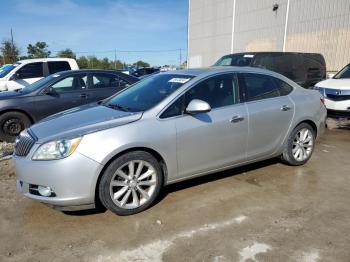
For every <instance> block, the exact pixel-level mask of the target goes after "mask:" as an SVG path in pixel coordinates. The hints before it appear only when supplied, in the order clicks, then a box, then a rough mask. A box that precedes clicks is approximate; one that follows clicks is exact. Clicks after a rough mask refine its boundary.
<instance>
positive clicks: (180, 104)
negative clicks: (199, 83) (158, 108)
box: [160, 96, 184, 119]
mask: <svg viewBox="0 0 350 262" xmlns="http://www.w3.org/2000/svg"><path fill="white" fill-rule="evenodd" d="M183 111H184V97H183V96H182V97H180V98H179V99H177V100H176V101H175V102H174V103H173V104H172V105H171V106H169V107H168V108H167V109H166V110H165V111H164V112H163V113H162V114H161V116H160V118H161V119H163V118H168V117H173V116H179V115H182V113H183Z"/></svg>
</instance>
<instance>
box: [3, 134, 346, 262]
mask: <svg viewBox="0 0 350 262" xmlns="http://www.w3.org/2000/svg"><path fill="white" fill-rule="evenodd" d="M349 150H350V133H349V130H333V131H327V132H326V134H325V135H324V136H323V137H322V138H321V139H320V140H319V141H318V142H317V145H316V148H315V152H314V154H313V156H312V159H311V160H310V161H309V162H308V163H307V164H306V165H304V166H300V167H290V166H287V165H283V164H281V163H280V162H279V161H277V160H269V161H264V162H260V163H256V164H253V165H248V166H245V167H241V168H236V169H232V170H227V171H225V172H220V173H216V174H211V175H208V176H205V177H201V178H197V179H193V180H189V181H185V182H182V183H178V184H174V185H171V186H169V187H167V188H165V189H164V191H163V193H162V195H161V197H160V199H159V200H160V201H159V202H158V203H157V204H156V205H155V206H153V207H152V208H150V209H148V210H146V211H145V212H142V213H140V214H136V215H133V216H128V217H119V216H116V215H114V214H113V213H111V212H109V211H106V212H92V211H86V212H76V213H71V214H64V213H62V212H59V211H56V210H53V209H51V208H49V207H47V206H45V205H43V204H40V203H38V202H35V201H32V200H29V199H26V198H25V197H24V196H22V195H21V194H19V193H17V192H16V187H15V175H14V166H13V161H12V160H5V161H0V210H1V211H0V236H1V240H0V261H10V262H11V261H12V262H17V261H20V262H22V261H29V262H32V261H33V262H37V261H86V262H90V261H91V262H95V261H117V262H124V261H125V262H129V261H144V262H161V261H176V262H177V261H185V262H186V261H198V262H202V261H205V262H207V261H208V262H219V261H221V262H227V261H244V262H253V261H259V262H274V261H277V262H280V261H285V262H289V261H291V262H294V261H300V262H305V261H306V262H320V261H326V262H328V261H332V262H349V261H350V260H349V258H350V248H349V247H350V205H349V199H350V173H349V170H350V162H349ZM48 175H50V174H48Z"/></svg>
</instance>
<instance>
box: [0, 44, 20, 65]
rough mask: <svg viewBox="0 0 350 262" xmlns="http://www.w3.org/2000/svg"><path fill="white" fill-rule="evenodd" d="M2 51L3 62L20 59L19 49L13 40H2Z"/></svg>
mask: <svg viewBox="0 0 350 262" xmlns="http://www.w3.org/2000/svg"><path fill="white" fill-rule="evenodd" d="M0 51H1V54H2V61H1V62H2V63H4V64H12V63H14V62H16V61H17V60H18V55H19V49H18V47H17V45H16V44H15V43H12V42H11V40H8V39H6V40H4V41H2V43H1V46H0Z"/></svg>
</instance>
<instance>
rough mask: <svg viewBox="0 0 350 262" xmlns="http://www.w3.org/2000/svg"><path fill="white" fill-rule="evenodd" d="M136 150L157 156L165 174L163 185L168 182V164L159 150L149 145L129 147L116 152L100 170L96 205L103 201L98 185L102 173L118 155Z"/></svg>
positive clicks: (96, 184) (96, 187)
mask: <svg viewBox="0 0 350 262" xmlns="http://www.w3.org/2000/svg"><path fill="white" fill-rule="evenodd" d="M134 151H144V152H147V153H150V154H151V155H152V156H153V157H155V158H156V159H157V161H159V163H160V166H161V168H162V173H163V174H162V175H163V185H165V184H166V182H167V180H168V169H167V166H166V162H165V160H164V158H163V157H162V156H161V154H160V153H159V152H157V151H156V150H154V149H152V148H149V147H142V146H141V147H131V148H128V149H125V150H123V151H121V152H118V153H117V154H115V155H114V156H112V157H111V158H110V159H109V160H108V161H107V162H106V164H105V165H104V166H103V168H102V170H101V171H100V173H99V175H98V177H97V180H96V183H95V204H96V206H100V205H101V203H100V200H99V192H98V188H99V187H98V185H99V183H100V181H101V178H102V175H103V173H104V171H105V170H106V169H107V167H108V166H109V165H110V164H111V163H112V162H113V161H114V160H115V159H117V158H118V157H120V156H122V155H124V154H126V153H129V152H134Z"/></svg>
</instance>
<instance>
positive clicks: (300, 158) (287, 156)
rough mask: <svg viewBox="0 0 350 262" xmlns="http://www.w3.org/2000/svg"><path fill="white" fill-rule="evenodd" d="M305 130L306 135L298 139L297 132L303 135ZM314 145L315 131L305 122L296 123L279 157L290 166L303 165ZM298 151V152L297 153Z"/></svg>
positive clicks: (310, 154)
mask: <svg viewBox="0 0 350 262" xmlns="http://www.w3.org/2000/svg"><path fill="white" fill-rule="evenodd" d="M305 130H307V136H306V138H305V139H304V142H303V137H301V138H300V140H298V137H299V134H301V136H303V135H305V133H303V132H306V131H305ZM314 147H315V131H314V130H313V128H312V127H311V126H310V125H309V124H306V123H301V124H300V125H298V126H297V127H296V128H294V130H293V131H292V133H291V134H290V136H289V138H288V140H287V142H286V145H285V149H284V151H283V153H282V155H281V159H282V161H283V162H284V163H286V164H288V165H291V166H300V165H304V164H305V163H306V162H307V161H308V160H309V159H310V158H311V156H312V153H313V151H314ZM298 152H299V153H298Z"/></svg>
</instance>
